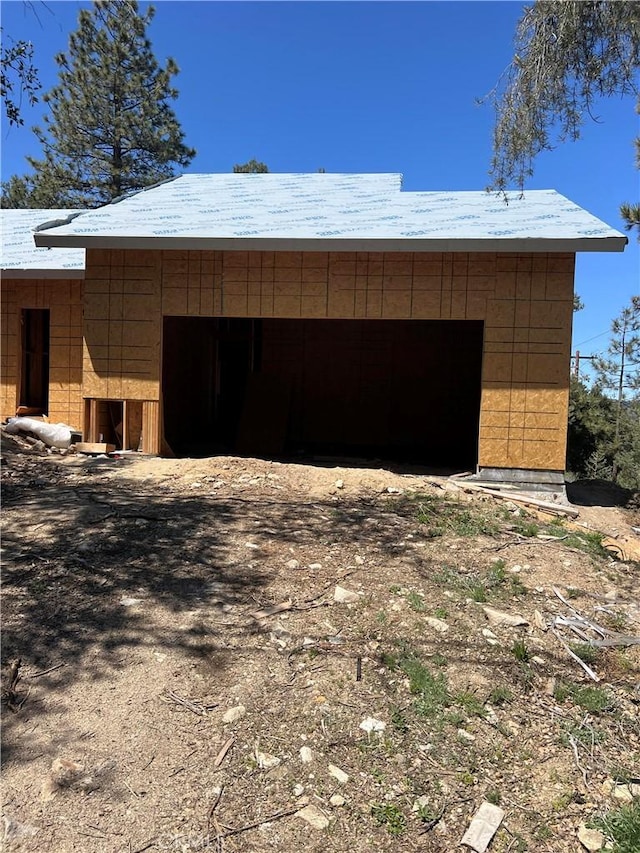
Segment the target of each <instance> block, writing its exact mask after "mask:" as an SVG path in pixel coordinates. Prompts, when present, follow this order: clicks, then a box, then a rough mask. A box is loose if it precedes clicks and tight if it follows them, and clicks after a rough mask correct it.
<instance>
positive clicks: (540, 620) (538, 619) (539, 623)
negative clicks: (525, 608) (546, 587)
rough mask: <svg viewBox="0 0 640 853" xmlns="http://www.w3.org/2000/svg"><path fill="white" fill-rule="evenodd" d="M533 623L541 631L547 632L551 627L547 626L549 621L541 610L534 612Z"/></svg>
mask: <svg viewBox="0 0 640 853" xmlns="http://www.w3.org/2000/svg"><path fill="white" fill-rule="evenodd" d="M533 623H534V625H535V626H536V628H539V629H540V630H541V631H547V630H548V629H549V626H548V625H547V620H546V619H545V618H544V616H543V615H542V613H540V611H539V610H534V611H533Z"/></svg>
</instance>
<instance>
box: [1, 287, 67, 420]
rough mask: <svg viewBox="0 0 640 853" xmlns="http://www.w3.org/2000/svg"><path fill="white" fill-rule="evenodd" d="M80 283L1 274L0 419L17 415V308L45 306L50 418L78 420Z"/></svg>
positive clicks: (18, 362) (19, 340) (19, 358)
mask: <svg viewBox="0 0 640 853" xmlns="http://www.w3.org/2000/svg"><path fill="white" fill-rule="evenodd" d="M82 292H83V288H82V282H78V281H67V280H64V279H62V280H58V279H55V280H51V279H48V280H39V279H7V278H5V279H3V281H2V300H1V304H2V317H1V323H2V337H1V339H0V347H1V354H2V359H1V362H0V374H1V376H0V406H1V412H0V414H1V417H2V418H3V419H5V418H7V417H12V416H13V415H15V412H16V406H17V405H18V404H19V402H20V401H19V399H18V397H19V389H20V370H21V353H20V347H21V332H20V312H21V311H22V310H23V309H29V308H39V309H48V310H49V312H50V314H49V411H48V416H49V419H50V420H51V421H53V422H58V421H63V422H65V423H68V424H70V425H71V426H74V427H78V428H79V427H81V425H82V393H81V376H82Z"/></svg>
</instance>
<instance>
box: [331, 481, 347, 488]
mask: <svg viewBox="0 0 640 853" xmlns="http://www.w3.org/2000/svg"><path fill="white" fill-rule="evenodd" d="M333 485H334V486H335V487H336V489H344V481H343V480H336V481H335V483H334V484H333Z"/></svg>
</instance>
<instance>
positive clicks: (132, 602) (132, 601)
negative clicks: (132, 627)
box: [120, 598, 142, 607]
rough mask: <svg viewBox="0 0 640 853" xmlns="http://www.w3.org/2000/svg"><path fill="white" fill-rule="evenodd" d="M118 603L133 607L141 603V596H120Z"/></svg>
mask: <svg viewBox="0 0 640 853" xmlns="http://www.w3.org/2000/svg"><path fill="white" fill-rule="evenodd" d="M120 604H121V605H122V606H123V607H135V606H136V604H142V599H141V598H121V599H120Z"/></svg>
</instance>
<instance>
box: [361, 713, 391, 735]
mask: <svg viewBox="0 0 640 853" xmlns="http://www.w3.org/2000/svg"><path fill="white" fill-rule="evenodd" d="M386 727H387V724H386V723H383V722H382V720H376V718H375V717H367V718H366V720H363V721H362V722H361V723H360V725H359V726H358V728H360V729H362V730H363V731H365V732H367V733H369V734H370V733H371V732H383V731H384V730H385V729H386Z"/></svg>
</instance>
